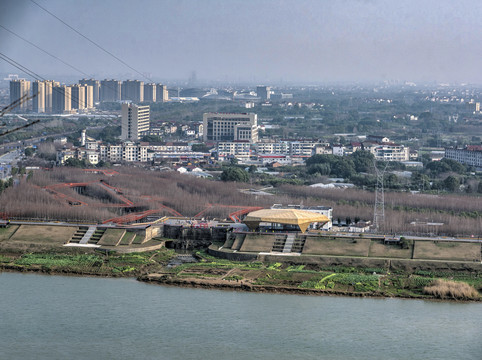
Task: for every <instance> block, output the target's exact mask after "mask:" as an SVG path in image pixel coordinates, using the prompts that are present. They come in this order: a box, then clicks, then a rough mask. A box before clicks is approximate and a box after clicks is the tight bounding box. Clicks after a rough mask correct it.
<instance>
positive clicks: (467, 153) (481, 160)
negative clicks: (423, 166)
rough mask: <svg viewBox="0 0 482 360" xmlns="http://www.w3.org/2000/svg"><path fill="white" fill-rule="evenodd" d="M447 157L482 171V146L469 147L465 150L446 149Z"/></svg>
mask: <svg viewBox="0 0 482 360" xmlns="http://www.w3.org/2000/svg"><path fill="white" fill-rule="evenodd" d="M445 157H446V158H447V159H451V160H455V161H457V162H459V163H461V164H464V165H469V166H473V167H475V168H476V169H477V170H478V171H481V170H482V145H467V146H466V147H465V148H446V149H445Z"/></svg>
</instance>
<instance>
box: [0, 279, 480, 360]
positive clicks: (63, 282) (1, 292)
mask: <svg viewBox="0 0 482 360" xmlns="http://www.w3.org/2000/svg"><path fill="white" fill-rule="evenodd" d="M481 335H482V303H463V302H460V303H454V302H436V301H420V300H402V299H374V298H348V297H347V298H345V297H331V296H299V295H278V294H259V293H243V292H234V291H233V292H229V291H219V290H201V289H187V288H176V287H165V286H158V285H152V284H146V283H142V282H138V281H136V280H134V279H109V278H89V277H71V276H48V275H37V274H20V273H0V358H1V359H8V360H10V359H276V360H281V359H372V360H373V359H383V360H386V359H411V360H414V359H424V360H426V359H451V360H452V359H464V360H469V359H474V360H475V359H477V360H480V359H481V358H482V342H481V341H480V336H481Z"/></svg>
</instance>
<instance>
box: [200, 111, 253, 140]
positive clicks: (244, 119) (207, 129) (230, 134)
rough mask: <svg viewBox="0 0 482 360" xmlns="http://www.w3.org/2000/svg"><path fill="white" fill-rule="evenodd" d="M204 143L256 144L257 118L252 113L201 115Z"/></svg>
mask: <svg viewBox="0 0 482 360" xmlns="http://www.w3.org/2000/svg"><path fill="white" fill-rule="evenodd" d="M203 138H204V141H235V140H241V141H243V140H244V141H249V142H250V143H256V142H258V116H257V115H256V114H254V113H242V114H232V113H205V114H203Z"/></svg>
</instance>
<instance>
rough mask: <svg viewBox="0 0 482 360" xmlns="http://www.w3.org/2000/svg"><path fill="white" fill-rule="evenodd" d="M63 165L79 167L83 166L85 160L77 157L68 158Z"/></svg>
mask: <svg viewBox="0 0 482 360" xmlns="http://www.w3.org/2000/svg"><path fill="white" fill-rule="evenodd" d="M64 166H71V167H79V168H81V167H85V166H86V163H85V160H79V159H76V158H69V159H67V160H65V162H64Z"/></svg>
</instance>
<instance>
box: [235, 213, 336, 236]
mask: <svg viewBox="0 0 482 360" xmlns="http://www.w3.org/2000/svg"><path fill="white" fill-rule="evenodd" d="M329 220H330V219H328V217H326V216H325V215H322V214H318V213H316V212H313V211H307V210H297V209H263V210H257V211H253V212H250V213H249V214H248V215H247V216H246V218H245V219H244V221H243V222H244V223H245V224H246V225H248V226H249V227H250V228H251V229H255V228H257V227H258V226H259V223H260V222H270V223H278V224H289V225H298V226H299V227H300V229H301V231H302V232H305V231H306V229H307V228H308V226H309V225H310V224H311V223H314V222H321V223H326V222H328V221H329Z"/></svg>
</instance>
